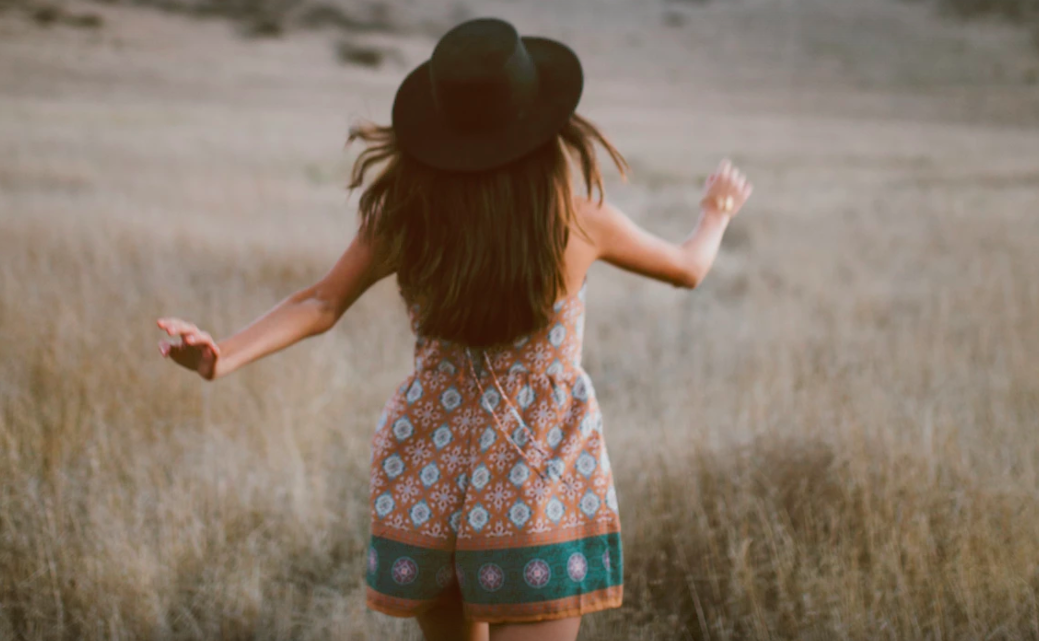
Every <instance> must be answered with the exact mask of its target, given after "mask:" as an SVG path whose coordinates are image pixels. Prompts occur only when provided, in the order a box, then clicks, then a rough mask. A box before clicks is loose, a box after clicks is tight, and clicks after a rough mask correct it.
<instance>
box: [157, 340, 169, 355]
mask: <svg viewBox="0 0 1039 641" xmlns="http://www.w3.org/2000/svg"><path fill="white" fill-rule="evenodd" d="M159 353H160V354H162V355H163V357H166V356H169V355H170V344H169V343H168V342H166V341H159Z"/></svg>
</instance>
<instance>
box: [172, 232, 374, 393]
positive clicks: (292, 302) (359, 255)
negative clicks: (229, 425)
mask: <svg viewBox="0 0 1039 641" xmlns="http://www.w3.org/2000/svg"><path fill="white" fill-rule="evenodd" d="M391 273H393V270H392V269H391V268H389V267H387V266H386V264H385V261H384V260H381V258H380V257H379V256H378V255H377V250H376V248H374V247H373V246H372V245H371V244H369V243H368V242H366V241H365V240H364V239H363V237H362V235H360V234H358V235H357V237H355V238H354V240H353V241H352V242H351V243H350V246H349V247H347V249H346V251H345V252H343V255H342V256H341V257H340V258H339V260H338V261H337V262H336V264H335V266H333V267H332V269H331V271H329V272H328V274H326V275H325V277H324V278H322V279H321V280H320V281H318V282H317V283H316V284H314V285H312V286H310V287H308V288H306V289H303V290H300V291H298V292H296V293H295V294H293V295H292V296H289V297H288V298H286V299H285V300H283V301H282V302H280V303H279V304H278V305H276V306H275V307H274V308H272V309H271V310H270V311H268V312H267V313H266V314H264V315H263V316H261V317H260V318H258V319H256V320H255V321H253V322H252V323H251V324H250V325H248V326H247V327H245V328H244V329H242V330H240V331H238V332H237V333H235V334H234V335H233V336H230V337H229V338H226V339H224V340H222V341H220V342H219V343H216V344H214V343H213V342H212V339H210V338H209V336H208V334H205V332H202V331H201V330H199V329H198V328H197V327H195V326H194V325H192V324H190V323H186V322H184V321H181V320H179V319H175V318H166V319H161V320H160V321H159V327H161V328H162V329H165V330H166V332H167V333H168V334H169V335H170V336H180V337H181V339H182V342H181V343H180V344H177V345H169V344H166V345H164V346H162V347H161V349H162V351H163V355H165V356H170V357H173V360H175V361H176V362H178V363H180V364H182V365H185V366H188V365H186V363H185V361H186V362H188V363H193V362H194V361H195V360H197V359H198V358H205V356H206V354H207V353H212V355H213V359H214V362H213V363H212V367H211V368H210V371H208V372H206V373H205V374H203V376H204V377H205V378H207V379H213V378H217V377H220V376H226V375H227V374H230V373H231V372H233V371H235V370H237V369H238V368H240V367H242V366H244V365H247V364H249V363H251V362H253V361H255V360H258V359H260V358H263V357H264V356H267V355H269V354H273V353H274V352H277V351H280V350H282V349H285V348H286V347H289V346H290V345H293V344H294V343H297V342H299V341H301V340H303V339H304V338H308V337H310V336H314V335H315V334H321V333H323V332H326V331H328V330H329V329H331V328H332V326H334V325H335V324H336V321H338V320H339V318H340V317H342V315H343V314H344V313H345V312H346V310H347V309H349V308H350V306H351V305H353V304H354V302H356V301H357V299H358V298H360V297H361V295H362V294H364V292H365V291H367V290H368V288H369V287H371V286H372V285H374V284H375V283H376V282H378V281H380V280H382V279H383V278H385V277H386V276H389V275H390V274H391ZM186 352H199V354H192V353H186ZM193 357H194V358H193ZM190 369H197V368H196V367H190ZM200 373H202V372H201V371H200ZM206 374H209V375H208V376H207V375H206Z"/></svg>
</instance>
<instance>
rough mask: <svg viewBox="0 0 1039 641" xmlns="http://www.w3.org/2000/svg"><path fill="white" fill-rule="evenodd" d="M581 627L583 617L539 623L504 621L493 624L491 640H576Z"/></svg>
mask: <svg viewBox="0 0 1039 641" xmlns="http://www.w3.org/2000/svg"><path fill="white" fill-rule="evenodd" d="M580 627H581V617H570V618H568V619H556V620H554V621H540V622H538V623H502V624H498V625H492V626H491V629H490V641H575V640H576V639H577V631H578V629H580Z"/></svg>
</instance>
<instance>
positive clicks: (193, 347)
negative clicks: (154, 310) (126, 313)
mask: <svg viewBox="0 0 1039 641" xmlns="http://www.w3.org/2000/svg"><path fill="white" fill-rule="evenodd" d="M158 325H159V328H161V329H163V330H165V331H166V333H167V334H169V335H170V336H174V337H179V338H180V342H179V343H171V342H169V341H166V340H162V341H159V352H161V353H162V355H163V356H165V357H166V358H172V359H173V362H174V363H176V364H178V365H180V366H181V367H185V368H187V369H190V370H192V371H193V372H196V373H198V375H199V376H201V377H202V378H204V379H206V380H207V381H211V380H213V378H215V376H216V363H217V361H218V360H219V359H220V348H219V347H217V344H216V342H215V341H214V340H213V337H212V336H210V335H209V334H208V333H206V332H203V331H202V330H200V329H199V328H198V327H196V326H195V325H193V324H192V323H189V322H187V321H183V320H181V319H179V318H160V319H159V320H158Z"/></svg>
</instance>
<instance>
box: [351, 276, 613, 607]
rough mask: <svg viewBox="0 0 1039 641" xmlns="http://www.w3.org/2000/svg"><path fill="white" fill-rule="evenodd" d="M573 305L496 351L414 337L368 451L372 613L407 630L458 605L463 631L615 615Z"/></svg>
mask: <svg viewBox="0 0 1039 641" xmlns="http://www.w3.org/2000/svg"><path fill="white" fill-rule="evenodd" d="M584 297H585V289H584V288H583V287H582V289H581V291H580V292H579V293H577V294H576V295H571V296H568V297H566V298H564V299H562V300H560V301H558V302H557V303H556V305H555V307H554V316H553V318H552V320H551V321H550V322H549V324H548V325H547V326H546V327H545V328H544V329H543V330H541V331H539V332H536V333H534V334H531V335H529V336H526V337H523V338H521V339H520V340H517V341H516V342H515V343H514V344H512V345H510V346H507V347H504V348H495V349H488V350H477V349H473V348H467V347H465V346H463V345H459V344H457V343H451V342H448V341H443V340H438V339H429V338H425V337H422V336H417V338H416V343H415V371H414V373H413V374H412V375H410V376H409V377H408V378H407V379H406V380H405V381H404V383H403V384H402V385H401V386H400V388H399V390H398V391H397V393H396V394H395V395H394V396H393V397H391V398H390V400H389V401H388V402H387V403H386V406H385V408H384V410H383V413H382V415H381V417H380V420H379V425H378V429H377V430H376V433H375V436H374V438H373V439H372V466H371V544H370V547H369V548H368V573H367V579H368V599H367V600H368V605H369V607H371V608H373V609H375V610H378V611H380V612H384V613H386V614H391V615H395V616H415V615H416V614H419V613H421V612H423V611H425V610H427V609H429V608H430V607H432V606H433V605H435V604H437V603H438V601H439V600H441V599H443V598H444V597H445V596H446V595H447V593H448V591H454V590H458V591H460V593H461V597H462V601H463V608H464V609H465V613H466V616H467V617H468V618H470V619H473V620H477V621H489V622H492V623H495V622H521V621H538V620H546V619H556V618H565V617H571V616H578V615H582V614H587V613H589V612H595V611H598V610H604V609H607V608H613V607H618V606H620V604H621V598H622V593H623V586H622V582H621V577H622V557H621V540H620V519H619V516H618V510H617V494H616V491H615V490H614V486H613V475H612V473H611V470H610V459H609V457H608V456H607V454H606V445H605V443H604V442H603V430H602V415H601V414H600V411H599V405H598V403H597V402H596V399H595V391H594V389H593V387H592V383H591V381H590V380H589V378H588V375H587V374H586V373H585V372H584V370H583V369H582V368H581V343H582V335H583V330H584ZM413 312H414V310H412V315H411V317H412V326H413V328H415V314H414V313H413ZM416 334H417V332H416Z"/></svg>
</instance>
